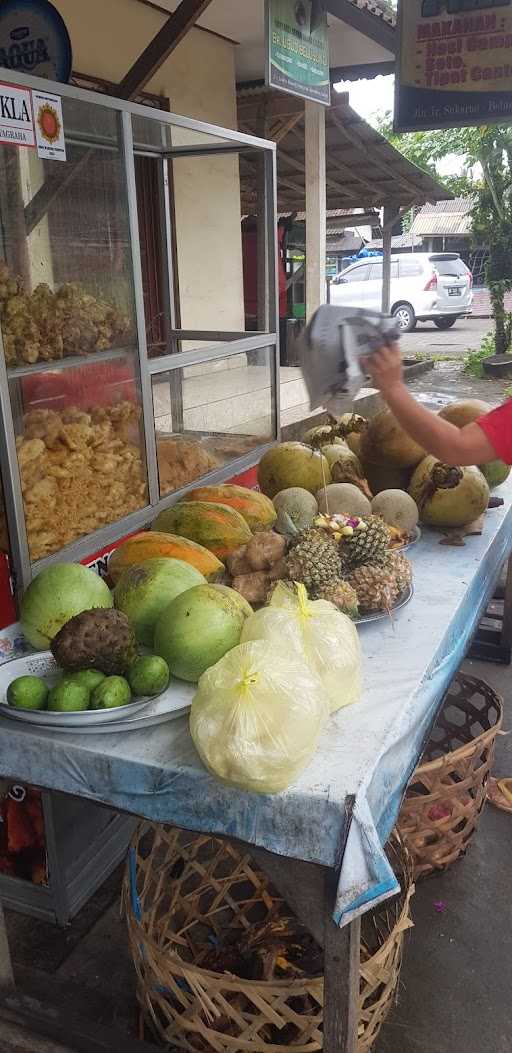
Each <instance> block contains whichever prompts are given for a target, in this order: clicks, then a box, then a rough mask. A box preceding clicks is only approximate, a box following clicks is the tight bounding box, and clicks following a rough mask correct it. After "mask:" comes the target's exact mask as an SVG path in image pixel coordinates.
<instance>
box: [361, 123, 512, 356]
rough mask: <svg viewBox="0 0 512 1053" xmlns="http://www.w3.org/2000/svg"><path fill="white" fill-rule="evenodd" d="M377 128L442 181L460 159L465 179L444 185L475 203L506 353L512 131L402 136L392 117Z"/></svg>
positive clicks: (509, 337)
mask: <svg viewBox="0 0 512 1053" xmlns="http://www.w3.org/2000/svg"><path fill="white" fill-rule="evenodd" d="M376 127H377V129H378V131H380V132H381V134H382V135H385V136H386V138H387V139H389V141H390V142H391V143H392V145H393V146H395V147H396V148H397V150H400V152H401V153H402V154H404V155H405V157H407V158H408V159H409V160H410V161H412V162H413V163H414V164H416V165H418V166H419V167H420V168H423V169H424V171H426V172H429V173H430V175H433V176H436V177H437V178H439V176H438V173H437V165H438V164H439V162H440V161H442V160H443V159H444V158H446V157H448V156H450V155H453V154H455V155H457V156H458V157H460V159H461V172H460V174H459V175H457V176H454V177H453V176H452V177H449V178H447V179H446V178H445V179H443V182H444V184H445V185H446V186H447V187H448V189H449V190H451V191H452V193H453V194H457V195H464V196H471V197H472V198H473V200H474V206H473V209H472V222H473V233H474V236H475V237H477V238H478V240H479V241H480V242H481V243H483V244H484V245H486V246H487V248H488V249H489V260H488V262H487V266H486V281H487V285H488V287H489V292H490V296H491V303H492V309H493V316H494V323H495V347H496V353H497V354H506V353H507V352H508V351H510V349H511V344H512V315H509V314H507V312H506V310H505V295H506V293H507V292H510V291H511V290H512V128H510V127H509V126H508V125H498V124H497V125H490V126H488V127H482V128H452V129H449V130H442V131H429V132H406V133H404V134H402V135H396V134H395V133H394V132H393V127H392V121H391V115H390V114H385V115H384V116H382V117H380V118H378V119H377V122H376Z"/></svg>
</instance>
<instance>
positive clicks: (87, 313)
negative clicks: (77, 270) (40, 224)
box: [0, 260, 133, 368]
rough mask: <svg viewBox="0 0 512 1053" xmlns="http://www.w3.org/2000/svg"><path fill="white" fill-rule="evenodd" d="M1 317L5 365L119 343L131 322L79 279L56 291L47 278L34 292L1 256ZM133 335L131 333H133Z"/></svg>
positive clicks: (105, 348)
mask: <svg viewBox="0 0 512 1053" xmlns="http://www.w3.org/2000/svg"><path fill="white" fill-rule="evenodd" d="M0 321H1V325H2V336H3V347H4V354H5V360H6V363H7V366H9V367H11V368H15V367H16V366H23V365H35V364H36V363H37V362H56V361H58V360H59V359H61V358H66V357H70V356H74V355H89V354H92V353H93V352H95V351H108V350H110V349H111V348H114V347H120V346H121V345H122V343H123V340H125V339H128V337H129V331H130V320H129V318H128V315H126V314H124V313H123V312H122V311H120V310H119V309H118V308H117V307H116V306H115V304H111V303H105V302H103V303H102V302H101V301H99V300H96V299H95V297H94V296H91V295H89V294H88V293H86V291H85V289H84V288H83V287H82V286H81V285H80V284H79V283H78V282H67V283H66V284H64V285H61V286H60V287H59V288H57V289H56V290H55V292H54V291H52V289H50V286H49V285H48V284H47V283H46V282H42V283H40V284H39V285H36V287H35V289H34V291H33V292H32V293H27V292H25V291H24V285H23V279H22V278H20V277H14V276H13V275H12V273H11V272H10V270H9V267H8V265H7V263H6V262H5V260H0ZM132 339H133V334H132Z"/></svg>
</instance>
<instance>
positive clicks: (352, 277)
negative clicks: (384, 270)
mask: <svg viewBox="0 0 512 1053" xmlns="http://www.w3.org/2000/svg"><path fill="white" fill-rule="evenodd" d="M369 270H370V267H369V265H368V264H366V266H365V267H354V269H353V270H349V271H345V273H344V274H342V278H344V280H345V281H346V282H365V281H366V279H367V277H368V273H369Z"/></svg>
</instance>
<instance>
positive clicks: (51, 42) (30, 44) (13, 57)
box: [0, 0, 72, 83]
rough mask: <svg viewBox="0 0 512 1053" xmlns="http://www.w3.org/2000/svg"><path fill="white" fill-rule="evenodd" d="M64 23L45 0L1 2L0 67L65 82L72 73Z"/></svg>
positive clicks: (69, 49)
mask: <svg viewBox="0 0 512 1053" xmlns="http://www.w3.org/2000/svg"><path fill="white" fill-rule="evenodd" d="M71 66H72V53H71V41H70V39H69V33H68V31H67V29H66V24H65V22H64V20H63V18H62V16H61V15H60V14H59V12H58V11H57V8H56V7H54V6H53V4H50V3H48V0H4V2H3V3H1V4H0V67H3V68H4V69H8V70H13V71H14V72H15V73H31V74H33V76H35V77H46V78H47V79H48V80H55V81H60V82H61V83H66V82H67V81H68V80H69V78H70V76H71Z"/></svg>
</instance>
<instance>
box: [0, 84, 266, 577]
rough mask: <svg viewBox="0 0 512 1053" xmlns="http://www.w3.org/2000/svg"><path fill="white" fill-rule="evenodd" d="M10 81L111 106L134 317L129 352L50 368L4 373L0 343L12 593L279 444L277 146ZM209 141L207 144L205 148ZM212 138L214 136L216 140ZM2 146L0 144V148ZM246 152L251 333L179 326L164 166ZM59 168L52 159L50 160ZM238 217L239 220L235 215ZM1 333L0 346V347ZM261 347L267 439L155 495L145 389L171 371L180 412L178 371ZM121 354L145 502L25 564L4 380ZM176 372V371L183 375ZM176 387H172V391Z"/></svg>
mask: <svg viewBox="0 0 512 1053" xmlns="http://www.w3.org/2000/svg"><path fill="white" fill-rule="evenodd" d="M9 82H10V83H12V84H14V85H19V86H21V87H25V88H29V89H33V90H44V91H46V92H48V91H51V92H52V93H54V94H56V95H59V96H61V97H62V98H63V99H66V98H67V99H74V100H77V101H79V102H82V103H86V104H88V105H90V106H91V107H102V108H109V109H110V110H113V111H114V112H115V114H116V115H117V122H118V140H117V144H116V146H118V145H119V144H120V148H121V156H122V163H123V165H124V170H125V180H126V192H127V204H128V221H129V233H130V242H131V268H132V274H133V286H134V292H135V317H136V336H137V339H136V342H135V344H134V346H133V348H132V347H130V348H126V349H122V348H121V349H119V348H114V349H111V350H106V351H99V352H96V353H94V354H90V355H87V356H75V357H69V358H62V359H60V360H59V361H57V362H55V361H52V362H49V363H36V364H35V365H23V366H21V367H15V368H12V369H10V368H8V367H7V366H6V361H5V356H4V354H3V347H1V346H0V351H1V353H0V411H1V414H2V423H1V424H0V466H1V470H2V477H3V483H4V491H5V493H4V497H5V507H6V516H7V523H8V528H9V536H10V544H11V560H12V569H13V574H14V579H15V582H16V587H17V590H21V589H23V588H25V587H26V586H27V584H28V583H29V582H30V580H31V579H32V577H33V576H34V574H36V573H38V572H39V571H40V570H41V569H42V568H43V567H46V566H49V565H50V564H53V563H56V562H60V561H63V560H66V561H68V562H73V561H75V562H79V561H81V560H84V559H86V558H87V557H88V556H90V555H92V554H93V553H94V552H97V551H99V550H100V549H102V548H104V547H106V546H108V545H110V544H111V543H114V542H116V541H118V540H119V539H120V538H122V537H123V536H126V535H129V534H130V533H133V532H135V531H137V530H139V529H142V528H144V527H145V526H146V525H147V524H148V523H149V522H151V520H153V519H154V518H155V516H156V515H157V514H158V513H159V512H160V511H161V510H162V509H164V508H167V507H169V506H170V505H172V504H173V503H175V502H176V501H178V500H179V499H180V497H181V496H182V494H183V493H185V492H186V491H187V490H189V489H190V488H191V487H193V486H195V485H198V484H199V480H200V481H201V484H206V483H209V482H211V483H220V482H222V481H224V480H226V479H229V478H230V477H233V476H235V475H238V474H240V473H242V472H244V471H245V470H247V469H248V468H250V467H252V466H253V465H254V464H255V463H257V461H258V460H259V459H260V457H261V456H262V454H263V453H264V451H265V450H266V449H268V447H269V445H271V444H272V442H275V441H276V440H277V439H278V438H279V336H278V333H279V326H278V299H277V297H278V281H277V215H276V145H275V143H274V142H270V141H268V140H264V139H258V138H256V137H253V136H250V135H245V134H242V133H239V132H236V131H233V130H232V129H228V128H221V127H217V126H216V125H211V124H207V123H204V122H202V121H196V120H192V119H190V118H187V117H182V116H179V115H177V114H173V113H168V112H166V111H163V110H156V109H154V108H152V107H145V106H142V105H139V104H136V103H131V102H124V101H122V100H119V99H115V98H111V97H109V96H105V95H98V94H96V93H94V92H91V91H85V90H83V89H80V88H75V87H72V86H69V85H64V84H51V83H49V82H48V81H46V80H41V79H40V78H37V77H28V76H22V75H20V74H15V73H11V71H9ZM134 118H143V119H144V120H145V121H148V122H155V124H156V125H160V127H161V129H162V131H161V134H160V136H157V137H155V138H159V139H160V140H161V143H162V145H161V147H160V146H159V145H155V144H154V143H151V144H139V143H136V144H135V145H134V137H133V120H134ZM173 127H174V128H177V129H181V130H182V131H185V132H186V131H188V132H191V133H198V135H200V136H203V137H205V138H204V142H197V143H193V142H191V143H190V144H189V145H187V144H186V143H185V144H183V145H176V146H172V145H169V141H168V139H169V138H170V136H168V135H167V129H169V128H171V129H172V128H173ZM207 137H210V138H211V141H210V142H209V141H208V139H207ZM219 140H221V141H220V142H219ZM66 141H67V142H69V143H77V144H78V145H80V146H82V147H83V146H86V147H87V146H88V147H90V148H91V149H108V148H109V147H108V144H107V143H106V142H105V140H104V139H103V138H102V137H101V136H94V135H90V136H89V135H87V136H85V135H76V134H75V135H74V134H73V132H72V131H71V132H70V133H69V134H67V135H66ZM0 149H1V146H0ZM244 151H245V152H246V151H251V152H252V153H253V154H254V151H257V152H258V153H259V156H260V157H261V158H262V163H261V164H258V165H257V166H256V167H257V169H258V172H259V176H258V179H257V200H258V266H257V271H258V313H259V317H258V331H257V332H222V331H214V330H212V331H204V330H199V331H196V330H190V329H180V328H179V327H178V326H177V324H176V319H177V317H179V314H178V312H177V294H176V288H177V282H176V270H177V263H176V245H175V231H174V230H173V225H172V215H171V197H170V172H169V165H170V162H172V161H173V160H174V159H175V158H180V157H201V156H205V155H207V154H209V155H217V156H220V157H222V156H225V155H228V154H243V153H244ZM137 155H145V156H149V157H153V158H156V160H157V162H158V164H159V184H160V194H159V199H160V215H161V237H162V250H163V251H162V258H163V268H164V290H165V308H166V310H165V314H166V326H167V329H166V333H165V337H166V350H167V352H168V353H167V354H165V355H162V356H160V357H158V358H149V357H148V346H147V339H146V318H145V312H144V301H143V289H142V265H141V248H140V240H139V223H138V213H137V190H136V176H135V157H136V156H137ZM55 163H58V162H55ZM241 218H242V217H241ZM1 339H2V337H1V332H0V342H1ZM191 340H194V341H196V340H200V341H205V343H206V344H207V345H209V346H205V347H204V348H201V349H197V350H186V351H182V350H180V345H181V342H182V341H191ZM265 350H267V351H268V355H269V366H270V394H271V420H272V435H271V438H270V441H264V442H262V444H261V445H259V446H255V447H254V448H253V449H251V451H250V452H249V453H246V454H244V455H243V456H240V457H236V458H234V459H233V460H232V461H230V462H229V463H226V464H225V465H223V466H222V467H220V468H216V469H215V470H214V471H211V472H209V473H208V474H205V475H202V476H200V477H199V478H197V479H194V480H191V481H190V482H189V483H187V485H186V486H184V487H182V488H181V489H178V490H176V491H174V492H173V493H171V494H168V495H165V496H164V497H161V496H160V492H159V480H158V466H157V452H156V438H155V421H154V412H153V393H152V383H153V379H154V378H155V377H158V376H159V375H160V374H169V373H172V372H174V371H176V379H177V384H176V385H175V389H176V391H177V392H178V396H177V403H176V405H175V406H174V405H173V408H176V409H177V411H178V412H179V401H180V397H179V391H180V382H181V376H180V373H179V372H178V371H183V370H184V369H186V368H187V367H189V366H197V365H199V364H203V363H214V362H215V361H217V360H219V359H227V358H231V357H233V356H235V355H240V354H243V353H248V352H255V351H265ZM128 352H133V355H134V363H135V367H136V369H135V379H136V381H137V383H138V384H139V385H140V392H141V406H142V413H143V433H144V442H145V456H146V465H147V493H148V503H147V504H146V505H145V507H144V508H141V509H140V510H139V511H136V512H133V513H131V514H130V515H128V516H126V517H124V518H123V519H119V520H117V521H116V522H114V523H112V524H110V525H107V526H104V527H101V528H100V529H98V530H96V531H94V532H93V533H91V534H88V535H85V536H83V537H80V538H78V539H77V540H76V541H74V542H72V543H71V544H69V545H67V546H66V547H64V548H62V549H60V550H59V551H57V552H55V553H54V554H52V555H49V556H46V557H45V558H44V559H40V560H38V561H36V562H31V560H30V555H29V546H28V540H27V532H26V527H25V515H24V507H23V497H22V490H21V480H20V472H19V466H18V459H17V454H16V436H15V426H14V418H13V410H12V405H11V396H10V390H9V382H10V381H13V380H15V379H17V378H22V377H24V376H27V375H31V374H34V373H44V372H49V371H50V372H55V371H56V370H65V369H69V368H72V367H73V366H84V365H87V364H88V363H100V362H107V361H109V360H113V359H119V358H122V357H123V355H126V354H127V353H128ZM181 375H182V374H181ZM173 387H174V385H173Z"/></svg>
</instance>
